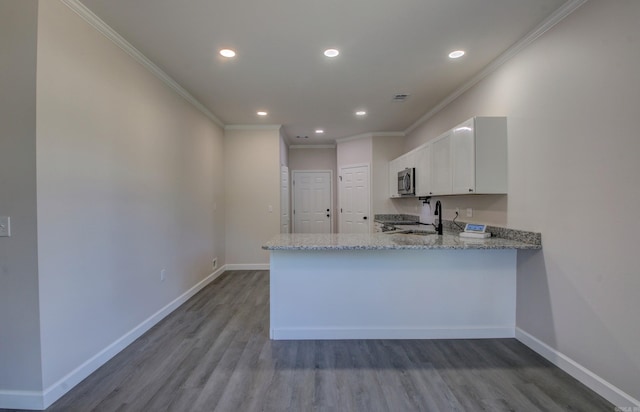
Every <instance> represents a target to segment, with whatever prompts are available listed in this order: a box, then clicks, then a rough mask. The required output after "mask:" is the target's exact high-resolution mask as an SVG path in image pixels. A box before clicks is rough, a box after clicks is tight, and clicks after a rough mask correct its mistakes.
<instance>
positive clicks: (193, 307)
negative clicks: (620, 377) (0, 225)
mask: <svg viewBox="0 0 640 412" xmlns="http://www.w3.org/2000/svg"><path fill="white" fill-rule="evenodd" d="M268 326H269V273H268V271H228V272H225V273H224V274H223V275H222V276H221V277H219V278H218V279H216V280H215V281H214V282H212V283H211V284H210V285H208V286H207V287H206V288H205V289H203V290H202V291H201V292H200V293H198V294H197V295H196V296H194V297H193V298H192V299H190V300H189V301H188V302H186V303H185V304H184V305H182V306H181V307H180V308H178V309H177V310H176V311H175V312H174V313H172V314H171V315H169V316H168V317H167V318H165V319H164V320H163V321H162V322H160V323H159V324H158V325H156V326H155V327H153V328H152V329H151V330H149V331H148V332H147V333H146V334H145V335H144V336H142V337H141V338H140V339H138V340H136V341H135V342H134V343H132V344H131V345H130V346H129V347H127V348H126V349H125V350H123V351H122V352H121V353H119V354H118V355H117V356H115V357H114V358H113V359H112V360H110V361H109V362H108V363H106V364H105V365H104V366H102V367H101V368H100V369H98V370H97V371H96V372H95V373H93V374H92V375H91V376H89V377H88V378H87V379H85V380H84V381H83V382H81V383H80V384H79V385H78V386H76V387H75V388H74V389H72V390H71V391H70V392H69V393H67V394H66V395H65V396H64V397H62V398H61V399H60V400H58V401H57V402H56V403H55V404H54V405H52V406H51V407H50V408H49V409H47V411H65V412H68V411H83V412H84V411H367V412H370V411H393V412H396V411H613V410H614V407H613V405H611V404H610V403H608V402H607V401H605V400H604V399H602V398H601V397H600V396H598V395H597V394H595V393H594V392H592V391H591V390H589V389H588V388H586V387H585V386H583V385H582V384H580V383H579V382H577V381H576V380H574V379H573V378H571V377H570V376H569V375H567V374H566V373H564V372H563V371H561V370H560V369H558V368H556V367H555V366H553V365H552V364H550V363H549V362H547V361H546V360H545V359H543V358H542V357H540V356H539V355H537V354H536V353H534V352H533V351H531V350H530V349H528V348H527V347H526V346H524V345H522V344H521V343H520V342H518V341H516V340H515V339H482V340H351V341H344V340H342V341H270V340H269V334H268V329H269V328H268Z"/></svg>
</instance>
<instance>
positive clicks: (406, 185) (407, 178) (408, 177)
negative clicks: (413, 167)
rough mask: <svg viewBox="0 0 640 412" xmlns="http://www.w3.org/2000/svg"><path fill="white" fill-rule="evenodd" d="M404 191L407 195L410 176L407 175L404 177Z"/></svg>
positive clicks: (409, 187) (409, 186) (409, 188)
mask: <svg viewBox="0 0 640 412" xmlns="http://www.w3.org/2000/svg"><path fill="white" fill-rule="evenodd" d="M404 190H405V192H407V193H409V191H410V190H411V176H409V173H407V174H406V175H404Z"/></svg>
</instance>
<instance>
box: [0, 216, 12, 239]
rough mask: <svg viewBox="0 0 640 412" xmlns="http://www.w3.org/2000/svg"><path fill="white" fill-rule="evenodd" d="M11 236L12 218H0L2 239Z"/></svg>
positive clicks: (0, 235)
mask: <svg viewBox="0 0 640 412" xmlns="http://www.w3.org/2000/svg"><path fill="white" fill-rule="evenodd" d="M9 236H11V218H10V217H9V216H0V237H9Z"/></svg>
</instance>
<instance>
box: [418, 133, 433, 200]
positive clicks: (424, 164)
mask: <svg viewBox="0 0 640 412" xmlns="http://www.w3.org/2000/svg"><path fill="white" fill-rule="evenodd" d="M414 161H415V168H416V177H415V180H416V196H428V195H429V191H430V190H431V165H430V162H431V144H430V143H427V144H424V145H422V146H420V147H418V148H417V149H416V150H415V154H414Z"/></svg>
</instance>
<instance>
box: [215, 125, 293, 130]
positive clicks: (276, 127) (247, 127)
mask: <svg viewBox="0 0 640 412" xmlns="http://www.w3.org/2000/svg"><path fill="white" fill-rule="evenodd" d="M281 127H282V125H281V124H228V125H226V126H225V127H224V130H280V128H281Z"/></svg>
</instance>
